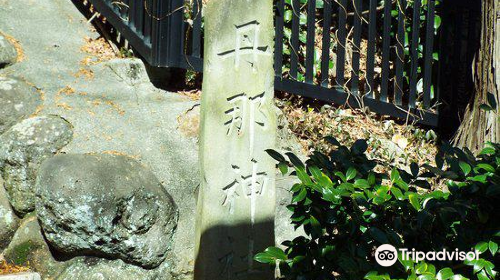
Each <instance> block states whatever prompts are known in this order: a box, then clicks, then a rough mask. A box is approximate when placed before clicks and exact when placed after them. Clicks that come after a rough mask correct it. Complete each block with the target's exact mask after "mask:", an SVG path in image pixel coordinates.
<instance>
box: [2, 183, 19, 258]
mask: <svg viewBox="0 0 500 280" xmlns="http://www.w3.org/2000/svg"><path fill="white" fill-rule="evenodd" d="M3 184H4V183H3V179H2V177H1V176H0V251H2V250H3V249H4V248H5V247H7V245H9V243H10V241H11V239H12V237H13V236H14V233H15V232H16V229H17V227H18V225H19V219H18V218H17V216H16V215H15V214H14V211H13V210H12V208H11V207H10V203H9V200H8V199H7V192H6V191H5V189H4V187H3Z"/></svg>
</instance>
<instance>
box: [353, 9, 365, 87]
mask: <svg viewBox="0 0 500 280" xmlns="http://www.w3.org/2000/svg"><path fill="white" fill-rule="evenodd" d="M362 16H363V15H362V0H354V15H353V20H354V24H353V25H354V31H353V46H352V71H351V92H352V94H354V95H358V94H359V58H360V55H361V53H360V51H361V28H362Z"/></svg>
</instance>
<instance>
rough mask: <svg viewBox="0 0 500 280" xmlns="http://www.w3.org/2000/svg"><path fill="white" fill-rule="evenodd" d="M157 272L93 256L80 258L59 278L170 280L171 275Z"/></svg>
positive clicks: (79, 279)
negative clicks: (160, 275)
mask: <svg viewBox="0 0 500 280" xmlns="http://www.w3.org/2000/svg"><path fill="white" fill-rule="evenodd" d="M156 274H157V272H156V271H154V270H146V269H143V268H141V267H138V266H134V265H130V264H126V263H124V262H123V261H122V260H106V259H100V258H93V257H85V258H79V259H78V260H76V261H74V262H73V263H72V264H71V266H69V267H68V268H66V270H65V271H63V272H62V273H61V274H60V275H59V276H58V277H57V278H56V279H57V280H116V279H120V280H157V279H158V280H160V279H164V280H169V279H171V278H170V276H169V275H165V276H164V277H158V278H157V277H156ZM167 277H168V278H167Z"/></svg>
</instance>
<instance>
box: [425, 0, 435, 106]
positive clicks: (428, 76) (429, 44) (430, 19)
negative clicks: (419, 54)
mask: <svg viewBox="0 0 500 280" xmlns="http://www.w3.org/2000/svg"><path fill="white" fill-rule="evenodd" d="M434 8H435V0H428V6H427V28H426V31H425V37H426V39H425V51H424V108H425V109H429V108H430V105H431V86H432V52H433V45H434Z"/></svg>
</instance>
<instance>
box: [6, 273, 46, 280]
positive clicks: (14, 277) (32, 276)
mask: <svg viewBox="0 0 500 280" xmlns="http://www.w3.org/2000/svg"><path fill="white" fill-rule="evenodd" d="M41 279H42V278H41V277H40V274H38V273H33V272H23V273H16V274H10V275H0V280H41Z"/></svg>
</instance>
